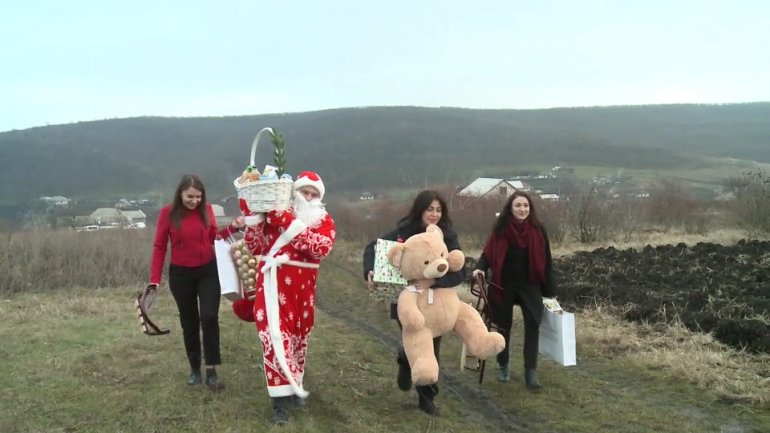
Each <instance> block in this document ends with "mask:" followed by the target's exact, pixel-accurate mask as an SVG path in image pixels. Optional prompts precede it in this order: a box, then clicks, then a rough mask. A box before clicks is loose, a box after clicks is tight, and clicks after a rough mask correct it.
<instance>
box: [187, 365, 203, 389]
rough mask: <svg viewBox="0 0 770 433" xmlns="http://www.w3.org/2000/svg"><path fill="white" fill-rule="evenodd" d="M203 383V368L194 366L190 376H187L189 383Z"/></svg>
mask: <svg viewBox="0 0 770 433" xmlns="http://www.w3.org/2000/svg"><path fill="white" fill-rule="evenodd" d="M200 383H201V369H200V368H198V369H195V368H193V369H192V371H191V372H190V377H188V378H187V384H188V385H200Z"/></svg>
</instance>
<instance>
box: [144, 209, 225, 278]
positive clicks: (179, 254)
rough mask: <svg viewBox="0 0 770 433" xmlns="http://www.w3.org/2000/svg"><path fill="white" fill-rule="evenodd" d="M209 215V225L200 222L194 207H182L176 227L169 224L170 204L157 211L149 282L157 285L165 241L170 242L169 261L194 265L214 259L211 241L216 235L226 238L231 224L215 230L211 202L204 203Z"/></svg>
mask: <svg viewBox="0 0 770 433" xmlns="http://www.w3.org/2000/svg"><path fill="white" fill-rule="evenodd" d="M206 211H207V212H208V214H209V227H208V228H206V227H205V226H204V225H203V219H202V218H201V216H200V214H199V213H198V211H197V210H194V211H190V210H185V211H184V212H183V214H182V219H181V220H180V221H179V228H176V227H174V225H173V224H171V219H170V215H171V205H168V206H166V207H164V208H163V209H161V210H160V213H159V214H158V227H157V229H156V230H155V242H154V243H153V247H152V263H151V265H150V284H160V277H161V275H163V263H164V262H165V261H166V251H167V249H168V242H169V240H170V241H171V264H172V265H179V266H186V267H196V266H202V265H205V264H206V263H209V262H210V261H212V260H214V247H213V245H214V240H215V239H216V238H217V235H220V236H222V237H228V236H230V234H232V231H231V229H230V227H229V226H228V227H227V228H225V229H223V230H221V231H219V232H218V231H217V220H216V218H214V210H213V209H212V208H211V205H210V204H207V205H206Z"/></svg>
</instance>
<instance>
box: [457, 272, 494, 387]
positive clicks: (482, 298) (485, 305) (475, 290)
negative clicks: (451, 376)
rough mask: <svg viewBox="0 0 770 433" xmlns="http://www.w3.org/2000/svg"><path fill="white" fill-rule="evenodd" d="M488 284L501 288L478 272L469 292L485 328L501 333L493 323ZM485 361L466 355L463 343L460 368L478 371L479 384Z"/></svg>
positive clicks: (481, 379)
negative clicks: (473, 296) (473, 298)
mask: <svg viewBox="0 0 770 433" xmlns="http://www.w3.org/2000/svg"><path fill="white" fill-rule="evenodd" d="M489 285H492V286H495V287H496V288H498V289H500V290H502V288H501V287H499V286H497V285H496V284H494V283H492V282H487V281H486V278H484V275H483V274H479V275H476V276H474V277H473V280H472V281H471V289H470V292H471V294H472V295H475V296H476V298H477V299H476V305H475V308H476V310H477V311H478V312H479V314H481V319H482V320H484V324H485V325H486V326H487V330H489V331H497V332H499V333H501V334H503V329H502V328H500V327H499V326H497V325H495V321H494V317H493V314H492V309H491V307H490V305H489V291H488V288H489ZM468 358H471V359H472V361H471V362H470V363H469V362H468ZM486 363H487V362H486V360H484V359H478V358H476V357H475V356H470V355H468V353H467V349H466V347H465V344H463V349H462V355H461V357H460V369H461V370H472V371H478V372H479V384H481V383H482V381H483V380H484V370H485V367H486Z"/></svg>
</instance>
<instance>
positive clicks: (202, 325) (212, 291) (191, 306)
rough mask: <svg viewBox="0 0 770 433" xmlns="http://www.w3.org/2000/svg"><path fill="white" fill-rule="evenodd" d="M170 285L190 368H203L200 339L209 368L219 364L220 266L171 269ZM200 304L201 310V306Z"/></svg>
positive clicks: (206, 265)
mask: <svg viewBox="0 0 770 433" xmlns="http://www.w3.org/2000/svg"><path fill="white" fill-rule="evenodd" d="M168 273H169V277H168V285H169V287H170V288H171V294H172V295H173V296H174V300H175V301H176V306H177V308H178V309H179V322H180V323H181V324H182V333H183V334H184V348H185V350H186V351H187V359H188V360H189V361H190V367H191V368H193V369H200V367H201V337H200V333H201V330H203V353H204V356H205V358H206V365H219V364H221V363H222V359H221V357H220V353H219V298H220V296H221V295H220V289H219V276H218V275H217V263H216V261H212V262H210V263H208V264H205V265H203V266H198V267H195V268H188V267H185V266H178V265H173V264H172V265H171V266H169V271H168ZM199 302H200V307H199Z"/></svg>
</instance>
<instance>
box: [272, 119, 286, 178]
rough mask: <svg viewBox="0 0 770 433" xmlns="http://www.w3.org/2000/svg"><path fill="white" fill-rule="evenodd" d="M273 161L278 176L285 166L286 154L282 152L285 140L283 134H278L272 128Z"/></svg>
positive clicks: (281, 173)
mask: <svg viewBox="0 0 770 433" xmlns="http://www.w3.org/2000/svg"><path fill="white" fill-rule="evenodd" d="M271 140H272V142H273V148H274V150H273V162H274V163H275V167H276V174H277V175H278V177H279V178H280V177H281V176H282V175H283V172H284V170H285V168H286V155H285V154H284V147H285V146H286V142H285V141H284V138H283V134H279V133H278V131H276V130H275V128H273V137H272V139H271Z"/></svg>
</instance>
